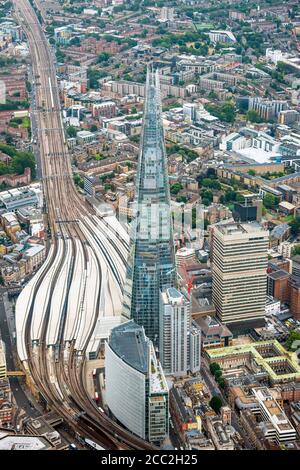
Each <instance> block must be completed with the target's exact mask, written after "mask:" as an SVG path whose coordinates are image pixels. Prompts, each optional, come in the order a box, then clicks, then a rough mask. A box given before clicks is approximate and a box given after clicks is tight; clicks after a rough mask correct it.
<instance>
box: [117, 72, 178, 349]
mask: <svg viewBox="0 0 300 470" xmlns="http://www.w3.org/2000/svg"><path fill="white" fill-rule="evenodd" d="M174 284H175V256H174V245H173V231H172V225H171V210H170V192H169V183H168V173H167V156H166V150H165V142H164V133H163V126H162V120H161V99H160V89H159V76H158V73H157V72H156V73H155V72H153V71H152V70H150V69H148V74H147V85H146V97H145V109H144V118H143V131H142V136H141V145H140V154H139V162H138V171H137V179H136V200H135V219H134V221H133V222H132V227H131V244H130V252H129V259H128V268H127V281H126V283H125V289H124V310H123V313H124V315H125V316H126V317H127V318H133V319H134V320H135V322H136V323H138V324H139V325H141V326H143V327H144V329H145V332H146V335H147V336H148V338H150V339H151V340H152V341H153V343H154V344H155V345H156V346H157V345H158V337H159V301H160V291H161V290H164V289H166V288H168V287H172V286H174Z"/></svg>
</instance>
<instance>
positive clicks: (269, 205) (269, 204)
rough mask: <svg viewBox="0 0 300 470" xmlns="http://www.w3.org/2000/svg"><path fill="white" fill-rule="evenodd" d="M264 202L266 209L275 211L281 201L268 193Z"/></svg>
mask: <svg viewBox="0 0 300 470" xmlns="http://www.w3.org/2000/svg"><path fill="white" fill-rule="evenodd" d="M263 202H264V206H265V207H266V209H275V208H276V207H277V206H278V204H279V199H278V197H276V196H274V195H273V194H270V193H267V194H266V195H265V196H264V199H263Z"/></svg>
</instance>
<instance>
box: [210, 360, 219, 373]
mask: <svg viewBox="0 0 300 470" xmlns="http://www.w3.org/2000/svg"><path fill="white" fill-rule="evenodd" d="M209 370H210V372H211V373H212V374H213V375H215V373H216V372H217V371H219V370H221V367H220V366H219V364H218V363H217V362H212V363H211V364H210V366H209Z"/></svg>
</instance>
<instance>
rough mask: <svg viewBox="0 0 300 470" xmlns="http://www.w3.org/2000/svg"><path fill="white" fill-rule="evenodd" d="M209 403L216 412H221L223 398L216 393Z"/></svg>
mask: <svg viewBox="0 0 300 470" xmlns="http://www.w3.org/2000/svg"><path fill="white" fill-rule="evenodd" d="M209 405H210V406H211V408H212V409H213V410H214V411H215V412H216V413H219V411H220V409H221V406H222V400H221V398H220V397H218V396H217V395H214V396H213V397H212V399H211V400H210V402H209Z"/></svg>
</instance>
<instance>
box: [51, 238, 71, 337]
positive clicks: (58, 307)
mask: <svg viewBox="0 0 300 470" xmlns="http://www.w3.org/2000/svg"><path fill="white" fill-rule="evenodd" d="M65 244H66V250H65V254H64V259H63V261H62V263H63V264H62V266H61V267H60V270H59V273H58V275H57V280H56V282H55V285H54V289H53V292H52V297H51V305H50V319H49V325H48V329H47V337H46V341H47V345H54V344H56V343H57V341H58V339H59V338H58V333H59V327H60V324H61V319H62V315H63V309H64V306H65V302H66V296H67V295H68V280H69V276H70V270H71V261H72V241H71V240H65Z"/></svg>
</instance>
